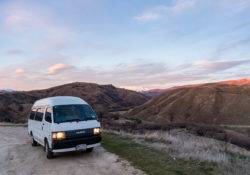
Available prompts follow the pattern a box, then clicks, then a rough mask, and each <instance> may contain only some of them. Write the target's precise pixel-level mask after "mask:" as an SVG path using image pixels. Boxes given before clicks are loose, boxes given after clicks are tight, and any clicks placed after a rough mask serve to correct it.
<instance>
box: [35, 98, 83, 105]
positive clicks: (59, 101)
mask: <svg viewBox="0 0 250 175" xmlns="http://www.w3.org/2000/svg"><path fill="white" fill-rule="evenodd" d="M68 104H88V103H87V102H86V101H84V100H83V99H81V98H79V97H72V96H56V97H49V98H43V99H40V100H37V101H36V102H35V103H34V105H33V107H35V106H56V105H68Z"/></svg>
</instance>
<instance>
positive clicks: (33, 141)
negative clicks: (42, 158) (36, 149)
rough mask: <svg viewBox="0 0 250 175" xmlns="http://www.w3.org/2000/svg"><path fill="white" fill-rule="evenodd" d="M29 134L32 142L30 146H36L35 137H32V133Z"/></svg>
mask: <svg viewBox="0 0 250 175" xmlns="http://www.w3.org/2000/svg"><path fill="white" fill-rule="evenodd" d="M30 135H31V137H32V143H31V145H32V146H37V142H36V141H35V139H34V137H33V133H32V132H31V133H30Z"/></svg>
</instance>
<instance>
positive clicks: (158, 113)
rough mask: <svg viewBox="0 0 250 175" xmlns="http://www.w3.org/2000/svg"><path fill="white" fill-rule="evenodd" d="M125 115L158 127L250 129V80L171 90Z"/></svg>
mask: <svg viewBox="0 0 250 175" xmlns="http://www.w3.org/2000/svg"><path fill="white" fill-rule="evenodd" d="M124 115H125V116H127V117H131V118H139V119H142V120H146V121H153V122H157V123H158V122H160V123H161V122H166V123H170V122H175V123H176V122H188V123H204V124H226V125H236V124H239V125H249V124H250V80H248V79H243V80H235V81H225V82H219V83H210V84H202V85H195V86H187V87H180V88H174V89H170V90H168V91H166V92H164V93H163V94H161V95H160V96H158V97H155V98H153V99H151V100H150V101H148V102H147V103H145V104H143V105H141V106H139V107H136V108H134V109H132V110H129V111H128V112H127V113H125V114H124Z"/></svg>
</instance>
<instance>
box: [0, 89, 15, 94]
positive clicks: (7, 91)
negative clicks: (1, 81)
mask: <svg viewBox="0 0 250 175" xmlns="http://www.w3.org/2000/svg"><path fill="white" fill-rule="evenodd" d="M14 91H15V90H13V89H0V93H9V92H14Z"/></svg>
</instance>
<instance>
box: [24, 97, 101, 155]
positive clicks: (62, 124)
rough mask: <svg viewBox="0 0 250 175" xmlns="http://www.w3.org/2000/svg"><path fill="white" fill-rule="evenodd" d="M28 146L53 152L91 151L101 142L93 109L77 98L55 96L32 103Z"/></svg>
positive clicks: (98, 125) (49, 152) (50, 153)
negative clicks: (41, 147) (30, 142)
mask: <svg viewBox="0 0 250 175" xmlns="http://www.w3.org/2000/svg"><path fill="white" fill-rule="evenodd" d="M28 132H29V135H30V136H31V138H32V145H33V146H36V145H37V144H38V143H39V144H40V145H42V146H43V147H44V150H45V151H46V155H47V158H49V159H50V158H52V157H53V153H58V152H69V151H82V150H85V151H86V152H91V151H92V150H93V148H94V147H96V146H99V145H100V142H101V128H100V123H99V122H98V120H97V116H96V114H95V112H94V111H93V109H92V108H91V107H90V105H88V103H86V102H85V101H84V100H82V99H80V98H78V97H70V96H58V97H50V98H45V99H41V100H38V101H36V102H35V104H34V105H33V107H32V109H31V113H30V116H29V119H28Z"/></svg>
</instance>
